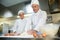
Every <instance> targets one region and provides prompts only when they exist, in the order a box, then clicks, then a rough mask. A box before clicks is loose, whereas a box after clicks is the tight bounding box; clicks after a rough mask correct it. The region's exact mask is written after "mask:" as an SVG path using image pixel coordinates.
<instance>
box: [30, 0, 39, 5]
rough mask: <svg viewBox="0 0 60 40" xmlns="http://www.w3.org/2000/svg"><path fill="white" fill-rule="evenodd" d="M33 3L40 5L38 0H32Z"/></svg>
mask: <svg viewBox="0 0 60 40" xmlns="http://www.w3.org/2000/svg"><path fill="white" fill-rule="evenodd" d="M32 4H37V5H39V1H38V0H31V5H32Z"/></svg>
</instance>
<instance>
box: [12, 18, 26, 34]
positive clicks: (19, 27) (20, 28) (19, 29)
mask: <svg viewBox="0 0 60 40" xmlns="http://www.w3.org/2000/svg"><path fill="white" fill-rule="evenodd" d="M25 25H26V19H17V20H16V22H15V24H14V27H13V28H12V30H13V32H16V33H23V32H24V30H25Z"/></svg>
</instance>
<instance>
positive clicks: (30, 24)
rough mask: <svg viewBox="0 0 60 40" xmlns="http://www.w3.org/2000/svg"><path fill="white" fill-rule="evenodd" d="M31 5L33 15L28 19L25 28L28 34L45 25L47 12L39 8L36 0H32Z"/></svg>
mask: <svg viewBox="0 0 60 40" xmlns="http://www.w3.org/2000/svg"><path fill="white" fill-rule="evenodd" d="M31 7H32V9H33V13H32V14H33V15H32V16H31V17H30V18H29V19H28V21H27V24H26V28H25V31H26V32H27V33H28V34H32V32H33V31H40V29H39V28H40V27H41V26H43V25H45V23H46V19H47V13H46V12H45V11H42V10H41V9H40V5H39V1H38V0H32V1H31Z"/></svg>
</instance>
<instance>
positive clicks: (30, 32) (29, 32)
mask: <svg viewBox="0 0 60 40" xmlns="http://www.w3.org/2000/svg"><path fill="white" fill-rule="evenodd" d="M27 33H28V34H30V35H33V33H36V31H35V30H29V31H27Z"/></svg>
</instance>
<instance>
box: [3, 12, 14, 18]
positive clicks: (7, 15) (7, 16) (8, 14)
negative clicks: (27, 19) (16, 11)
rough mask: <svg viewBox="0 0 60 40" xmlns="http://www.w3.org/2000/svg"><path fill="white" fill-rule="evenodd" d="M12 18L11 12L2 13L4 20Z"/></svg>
mask: <svg viewBox="0 0 60 40" xmlns="http://www.w3.org/2000/svg"><path fill="white" fill-rule="evenodd" d="M12 16H13V14H12V12H10V11H6V12H5V13H4V18H9V17H12Z"/></svg>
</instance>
